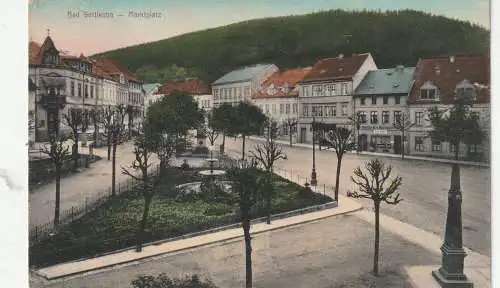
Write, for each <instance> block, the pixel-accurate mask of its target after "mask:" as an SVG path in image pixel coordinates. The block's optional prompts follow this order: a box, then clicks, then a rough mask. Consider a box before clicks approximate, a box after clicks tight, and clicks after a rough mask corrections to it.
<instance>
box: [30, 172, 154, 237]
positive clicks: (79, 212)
mask: <svg viewBox="0 0 500 288" xmlns="http://www.w3.org/2000/svg"><path fill="white" fill-rule="evenodd" d="M158 169H159V165H156V166H154V167H152V168H150V170H151V171H154V172H153V173H155V172H157V171H158ZM150 173H151V172H150ZM138 185H140V182H139V181H137V180H135V179H133V178H130V179H127V180H126V181H124V182H117V183H116V189H115V192H116V195H120V194H123V193H128V192H132V191H134V189H135V188H136V187H137V186H138ZM111 196H112V191H111V187H109V188H108V189H106V190H104V191H100V192H98V193H94V194H93V195H91V196H86V197H85V198H84V200H83V201H81V202H80V203H79V204H77V205H73V206H71V207H70V208H67V209H64V210H61V212H60V219H59V228H61V227H63V226H64V225H67V224H69V223H71V222H73V221H75V220H77V219H79V218H81V217H83V216H84V215H85V214H87V213H89V212H91V211H93V210H95V209H96V208H97V207H99V206H100V205H102V204H103V203H105V202H106V201H107V200H108V199H109V198H110V197H111ZM56 229H57V228H56V227H55V226H54V222H53V221H48V222H46V223H44V224H40V225H34V226H32V227H30V231H29V240H30V245H31V243H35V242H38V241H41V240H43V239H45V238H47V237H48V236H49V235H50V234H51V233H54V232H56Z"/></svg>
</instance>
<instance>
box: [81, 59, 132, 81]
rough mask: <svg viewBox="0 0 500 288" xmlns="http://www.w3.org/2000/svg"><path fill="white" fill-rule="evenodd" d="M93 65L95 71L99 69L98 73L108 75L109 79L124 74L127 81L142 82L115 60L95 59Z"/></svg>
mask: <svg viewBox="0 0 500 288" xmlns="http://www.w3.org/2000/svg"><path fill="white" fill-rule="evenodd" d="M82 56H83V55H81V56H80V57H82ZM83 57H84V56H83ZM87 59H88V58H87ZM93 64H94V70H96V69H97V70H96V71H98V73H101V74H106V75H107V77H111V78H114V77H116V76H119V75H120V74H123V76H124V77H125V79H127V81H132V82H137V83H139V82H140V81H139V80H138V79H137V77H135V75H134V74H132V73H131V72H130V71H128V70H127V68H125V67H124V66H123V65H122V64H121V63H120V62H118V61H117V60H115V59H110V58H97V59H95V61H94V62H93Z"/></svg>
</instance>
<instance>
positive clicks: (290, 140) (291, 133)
mask: <svg viewBox="0 0 500 288" xmlns="http://www.w3.org/2000/svg"><path fill="white" fill-rule="evenodd" d="M291 131H292V129H289V134H290V147H292V145H293V144H292V132H291Z"/></svg>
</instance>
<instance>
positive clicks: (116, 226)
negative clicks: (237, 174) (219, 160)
mask: <svg viewBox="0 0 500 288" xmlns="http://www.w3.org/2000/svg"><path fill="white" fill-rule="evenodd" d="M203 169H205V168H203ZM199 171H200V169H186V170H181V169H177V168H170V167H169V168H167V169H166V171H165V172H164V174H163V176H162V177H161V179H162V182H160V183H159V184H158V185H157V187H156V190H157V191H155V196H154V201H153V202H152V203H151V208H150V210H149V216H148V222H147V224H146V229H145V233H144V237H143V240H144V243H148V242H152V241H157V240H161V239H167V238H172V237H177V236H180V235H184V234H187V233H192V232H196V231H202V230H206V229H210V228H215V227H219V226H223V225H229V224H233V223H238V222H239V221H240V219H241V217H240V213H239V206H238V203H237V199H236V197H230V200H231V201H230V202H227V204H224V203H218V202H214V201H204V200H203V199H202V197H200V195H192V196H193V197H187V195H186V196H184V197H177V196H178V194H179V193H178V191H177V190H176V189H175V185H178V184H182V183H188V182H197V181H201V176H200V174H199ZM253 173H255V174H257V175H256V177H262V176H263V175H264V172H262V171H254V172H253ZM272 182H273V186H274V191H275V196H274V197H273V199H272V213H273V214H277V213H282V212H286V211H290V210H295V209H300V208H304V207H308V206H312V205H320V204H324V203H327V202H330V201H332V199H331V198H330V197H328V196H324V195H321V194H318V193H313V192H311V193H312V194H311V195H308V196H307V197H303V196H302V195H303V194H302V192H301V190H302V187H300V186H299V185H297V184H295V183H293V182H290V181H288V180H285V179H283V178H281V177H279V176H277V175H274V176H273V177H272ZM221 193H222V192H221ZM143 207H144V199H143V197H142V192H141V191H140V190H139V189H136V190H135V191H131V192H130V193H122V194H119V195H117V196H116V197H114V198H110V200H108V201H106V202H105V203H103V204H102V205H101V206H99V207H97V208H96V209H95V210H94V211H91V212H89V213H88V214H87V215H85V216H83V217H82V218H80V219H78V220H75V221H74V222H72V223H71V224H69V225H68V226H66V227H63V228H62V229H61V230H60V231H59V232H58V233H57V234H56V235H54V236H53V237H52V238H51V239H46V240H43V241H40V242H39V243H30V244H31V245H30V265H36V266H48V265H52V264H57V263H61V262H66V261H70V260H74V259H78V258H82V257H90V256H94V255H98V254H102V253H106V252H111V251H114V250H117V249H124V248H130V247H133V246H134V245H136V241H137V237H136V232H137V226H138V225H139V221H140V220H141V217H140V215H141V213H142V211H143ZM250 214H251V218H252V219H254V218H258V217H261V216H265V215H266V213H265V211H262V210H259V209H258V207H255V209H253V210H252V211H251V213H250Z"/></svg>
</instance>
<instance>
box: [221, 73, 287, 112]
mask: <svg viewBox="0 0 500 288" xmlns="http://www.w3.org/2000/svg"><path fill="white" fill-rule="evenodd" d="M276 71H278V67H277V66H276V65H274V64H257V65H253V66H249V67H244V68H241V69H238V70H234V71H231V72H229V73H227V74H226V75H224V76H222V77H221V78H219V79H217V80H216V81H215V82H213V83H212V95H213V99H214V106H215V107H217V106H219V105H220V104H222V103H231V104H232V105H236V104H237V103H238V102H241V101H245V100H246V101H250V100H251V96H252V95H253V94H255V93H257V92H259V90H260V87H261V85H262V82H264V81H265V80H266V79H267V78H268V77H269V76H270V75H271V74H273V73H274V72H276Z"/></svg>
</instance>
